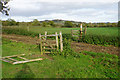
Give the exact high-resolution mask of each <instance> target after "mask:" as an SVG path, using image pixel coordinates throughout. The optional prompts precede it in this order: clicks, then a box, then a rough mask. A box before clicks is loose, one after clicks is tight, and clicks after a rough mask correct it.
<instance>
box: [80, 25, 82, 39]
mask: <svg viewBox="0 0 120 80" xmlns="http://www.w3.org/2000/svg"><path fill="white" fill-rule="evenodd" d="M80 38H82V24H81V25H80Z"/></svg>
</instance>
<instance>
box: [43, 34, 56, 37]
mask: <svg viewBox="0 0 120 80" xmlns="http://www.w3.org/2000/svg"><path fill="white" fill-rule="evenodd" d="M41 36H42V37H44V36H49V37H51V36H56V35H55V34H52V35H41Z"/></svg>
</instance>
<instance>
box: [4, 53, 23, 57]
mask: <svg viewBox="0 0 120 80" xmlns="http://www.w3.org/2000/svg"><path fill="white" fill-rule="evenodd" d="M24 55H25V54H20V55H12V56H5V57H2V58H9V57H17V56H24Z"/></svg>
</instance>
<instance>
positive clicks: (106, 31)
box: [3, 26, 119, 36]
mask: <svg viewBox="0 0 120 80" xmlns="http://www.w3.org/2000/svg"><path fill="white" fill-rule="evenodd" d="M14 28H22V29H25V30H27V27H18V26H16V27H14ZM3 29H4V27H3ZM83 29H84V28H83ZM118 29H119V28H118V27H108V28H105V27H103V28H101V27H100V28H87V34H88V35H105V36H118ZM71 30H80V28H53V27H39V26H32V27H29V31H31V32H35V33H45V31H47V32H48V34H49V33H55V32H58V33H59V32H60V31H62V33H63V34H71Z"/></svg>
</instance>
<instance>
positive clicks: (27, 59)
mask: <svg viewBox="0 0 120 80" xmlns="http://www.w3.org/2000/svg"><path fill="white" fill-rule="evenodd" d="M17 57H18V58H20V59H23V60H28V59H26V58H24V57H21V56H17Z"/></svg>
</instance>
